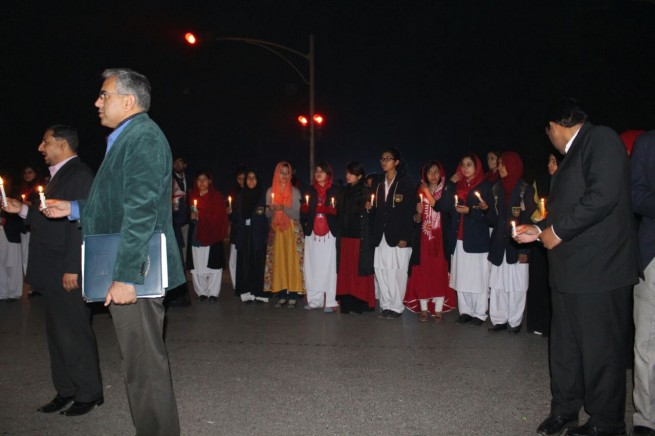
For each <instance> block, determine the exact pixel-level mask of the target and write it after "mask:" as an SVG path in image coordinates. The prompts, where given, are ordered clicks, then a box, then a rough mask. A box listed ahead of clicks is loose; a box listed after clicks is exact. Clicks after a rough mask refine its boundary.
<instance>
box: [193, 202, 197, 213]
mask: <svg viewBox="0 0 655 436" xmlns="http://www.w3.org/2000/svg"><path fill="white" fill-rule="evenodd" d="M193 211H194V212H196V213H197V212H198V200H196V199H194V200H193Z"/></svg>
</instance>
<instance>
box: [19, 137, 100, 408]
mask: <svg viewBox="0 0 655 436" xmlns="http://www.w3.org/2000/svg"><path fill="white" fill-rule="evenodd" d="M77 146H78V137H77V130H76V129H74V128H73V127H69V126H63V125H55V126H52V127H50V128H48V129H47V130H46V131H45V134H44V135H43V140H42V141H41V144H40V145H39V152H41V153H42V154H43V156H44V158H45V162H46V164H48V165H49V166H50V176H51V179H50V183H48V185H47V186H46V188H45V195H46V196H52V197H56V198H62V199H78V198H86V196H87V195H88V193H89V189H90V188H91V183H93V173H92V172H91V170H90V169H89V167H87V166H86V165H85V164H84V163H82V161H81V160H80V159H79V158H78V157H77ZM8 203H9V205H8V206H7V211H8V212H12V213H19V214H20V215H21V216H22V217H23V218H25V223H26V224H27V225H29V226H30V227H31V229H32V230H31V231H32V234H31V238H30V258H29V263H28V266H27V282H28V283H29V284H30V285H31V287H32V289H33V290H34V291H36V292H39V293H40V294H41V295H43V296H44V298H45V318H46V322H45V324H46V337H47V339H48V349H49V351H50V368H51V371H52V382H53V384H54V386H55V390H56V391H57V395H56V396H55V398H54V399H53V400H52V401H50V402H49V403H48V404H45V405H44V406H41V407H40V408H39V409H38V411H39V412H43V413H53V412H57V411H59V410H61V409H63V408H64V407H66V406H67V405H68V404H70V403H71V402H73V404H72V405H71V406H70V407H69V408H68V409H66V410H64V411H62V412H61V414H62V415H66V416H77V415H83V414H85V413H88V412H89V411H91V410H92V409H93V408H95V407H97V406H99V405H101V404H102V403H103V395H102V381H101V379H100V367H99V365H98V350H97V347H96V338H95V335H94V333H93V329H92V328H91V312H90V310H89V308H88V306H87V305H86V304H85V303H84V301H83V299H82V293H81V291H80V286H79V278H80V273H81V271H80V269H81V261H80V248H81V245H82V235H81V232H80V229H79V225H78V223H77V222H76V221H69V220H67V219H66V218H60V219H48V218H46V217H45V216H44V215H43V214H42V213H41V212H40V211H39V207H40V203H39V202H35V203H34V204H32V206H31V207H28V206H27V205H24V204H22V203H20V202H19V201H17V200H14V199H9V200H8Z"/></svg>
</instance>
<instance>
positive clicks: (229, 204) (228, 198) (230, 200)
mask: <svg viewBox="0 0 655 436" xmlns="http://www.w3.org/2000/svg"><path fill="white" fill-rule="evenodd" d="M227 205H228V206H229V208H230V209H232V196H231V195H228V196H227Z"/></svg>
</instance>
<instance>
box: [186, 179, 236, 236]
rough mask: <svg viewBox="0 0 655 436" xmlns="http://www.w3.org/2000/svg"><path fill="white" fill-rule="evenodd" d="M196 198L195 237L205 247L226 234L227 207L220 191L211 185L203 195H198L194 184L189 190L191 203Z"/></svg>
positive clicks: (198, 192)
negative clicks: (196, 221) (191, 189)
mask: <svg viewBox="0 0 655 436" xmlns="http://www.w3.org/2000/svg"><path fill="white" fill-rule="evenodd" d="M194 200H198V204H197V206H196V207H197V209H198V223H197V224H196V239H197V240H198V242H200V245H202V246H204V247H206V246H210V245H213V244H216V243H217V242H220V241H222V240H224V239H225V237H226V236H227V227H228V226H227V209H225V201H224V200H223V196H222V195H221V193H220V192H218V191H217V190H216V189H215V188H214V186H213V185H209V190H208V191H207V193H206V194H205V195H202V196H201V195H200V191H199V190H198V186H197V185H195V186H194V188H193V191H192V192H191V204H193V201H194Z"/></svg>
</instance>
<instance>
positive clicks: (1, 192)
mask: <svg viewBox="0 0 655 436" xmlns="http://www.w3.org/2000/svg"><path fill="white" fill-rule="evenodd" d="M0 195H2V204H1V205H0V206H4V205H6V204H7V194H5V184H4V182H3V181H2V177H0Z"/></svg>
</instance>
